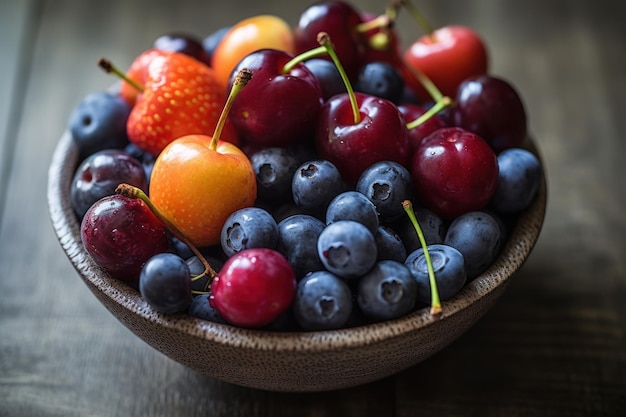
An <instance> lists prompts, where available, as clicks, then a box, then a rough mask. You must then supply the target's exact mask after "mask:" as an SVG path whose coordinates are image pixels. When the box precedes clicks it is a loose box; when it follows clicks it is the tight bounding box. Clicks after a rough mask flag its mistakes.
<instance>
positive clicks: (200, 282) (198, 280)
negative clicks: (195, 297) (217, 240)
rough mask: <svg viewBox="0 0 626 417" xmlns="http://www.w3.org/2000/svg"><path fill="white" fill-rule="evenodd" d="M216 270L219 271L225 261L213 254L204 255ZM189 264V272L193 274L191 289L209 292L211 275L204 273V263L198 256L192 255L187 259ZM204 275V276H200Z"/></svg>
mask: <svg viewBox="0 0 626 417" xmlns="http://www.w3.org/2000/svg"><path fill="white" fill-rule="evenodd" d="M204 257H205V258H206V260H207V262H208V263H209V265H210V266H211V268H213V270H214V271H215V272H219V270H220V269H221V268H222V265H224V262H223V261H221V260H219V259H217V258H215V257H212V256H206V255H205V256H204ZM185 262H186V263H187V266H188V267H189V274H190V275H191V289H192V291H196V292H198V293H203V292H208V291H209V287H210V285H211V283H210V281H209V280H210V277H209V276H208V275H202V273H203V272H204V264H203V263H202V261H201V260H200V258H198V257H197V256H195V255H194V256H192V257H190V258H188V259H187V260H186V261H185ZM200 275H202V276H200Z"/></svg>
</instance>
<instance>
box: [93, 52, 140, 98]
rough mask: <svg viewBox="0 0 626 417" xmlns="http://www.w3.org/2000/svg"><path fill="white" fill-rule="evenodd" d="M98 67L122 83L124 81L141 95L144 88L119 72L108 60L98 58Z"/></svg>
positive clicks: (122, 72)
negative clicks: (119, 79)
mask: <svg viewBox="0 0 626 417" xmlns="http://www.w3.org/2000/svg"><path fill="white" fill-rule="evenodd" d="M98 66H99V67H100V68H102V69H103V70H104V71H105V72H106V73H107V74H114V75H116V76H117V77H119V78H121V79H122V81H125V82H126V83H128V84H129V85H130V86H131V87H133V88H134V89H135V90H137V91H139V92H140V93H143V91H144V88H143V86H142V85H141V84H139V83H138V82H137V81H135V80H133V79H132V78H129V77H128V76H127V75H126V74H125V73H124V71H122V70H120V69H119V68H118V67H116V66H115V65H113V63H112V62H111V61H109V60H108V59H106V58H100V59H99V60H98Z"/></svg>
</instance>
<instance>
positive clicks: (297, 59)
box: [282, 46, 328, 74]
mask: <svg viewBox="0 0 626 417" xmlns="http://www.w3.org/2000/svg"><path fill="white" fill-rule="evenodd" d="M322 55H328V52H327V51H326V48H324V47H323V46H318V47H317V48H313V49H309V50H308V51H304V52H302V53H301V54H298V55H296V56H294V57H293V58H291V59H290V60H289V61H288V62H287V63H286V64H285V65H284V66H283V70H282V73H283V74H287V73H288V72H289V71H291V70H292V69H293V68H294V67H295V66H296V65H298V64H300V63H301V62H304V61H306V60H308V59H311V58H317V57H318V56H322Z"/></svg>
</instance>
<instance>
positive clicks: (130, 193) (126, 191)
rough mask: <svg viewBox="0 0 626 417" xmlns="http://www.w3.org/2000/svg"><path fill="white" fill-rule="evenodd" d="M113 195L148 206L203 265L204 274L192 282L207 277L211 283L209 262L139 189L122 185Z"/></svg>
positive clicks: (213, 276) (212, 273) (212, 270)
mask: <svg viewBox="0 0 626 417" xmlns="http://www.w3.org/2000/svg"><path fill="white" fill-rule="evenodd" d="M115 193H116V194H120V195H123V196H124V197H128V198H138V199H140V200H141V201H143V202H144V203H145V204H146V206H148V208H149V209H150V211H152V213H154V215H155V216H156V217H157V218H158V219H159V220H160V221H161V222H162V223H163V224H164V225H165V227H167V229H168V230H169V231H170V232H172V234H173V235H174V236H176V237H177V238H178V239H180V240H181V241H182V242H183V243H185V244H186V245H187V246H188V247H189V249H191V251H192V252H193V254H194V255H196V256H197V257H198V259H200V262H202V265H204V272H203V273H202V274H200V275H198V276H195V277H194V278H193V279H194V280H196V279H200V278H202V277H204V276H208V277H209V278H210V280H209V281H212V280H213V278H215V276H216V275H217V273H216V272H215V270H214V269H213V268H212V267H211V264H209V261H207V259H206V258H205V257H204V255H202V253H201V252H200V251H199V250H198V248H197V247H196V245H194V244H193V243H192V242H191V240H189V239H188V238H187V236H185V234H184V233H183V232H181V231H180V229H179V228H178V227H176V226H175V225H174V223H172V222H170V221H169V220H168V219H167V217H165V215H163V213H161V210H159V208H158V207H157V206H155V205H154V203H153V202H152V201H151V200H150V198H148V196H147V195H146V193H144V192H143V190H142V189H141V188H138V187H135V186H132V185H130V184H124V183H123V184H120V185H118V186H117V188H116V189H115Z"/></svg>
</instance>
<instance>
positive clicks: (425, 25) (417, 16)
mask: <svg viewBox="0 0 626 417" xmlns="http://www.w3.org/2000/svg"><path fill="white" fill-rule="evenodd" d="M401 3H402V5H403V6H404V8H405V9H406V10H407V12H409V14H410V15H411V17H413V19H414V20H415V21H416V22H417V24H418V25H419V26H420V27H421V28H422V30H423V31H424V32H425V33H426V34H427V35H428V36H431V35H432V33H433V32H434V29H433V27H432V25H431V24H430V23H429V22H428V20H426V18H425V17H424V15H423V14H422V13H421V12H420V11H419V10H418V9H417V7H415V6H414V5H413V3H411V2H410V0H401Z"/></svg>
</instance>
